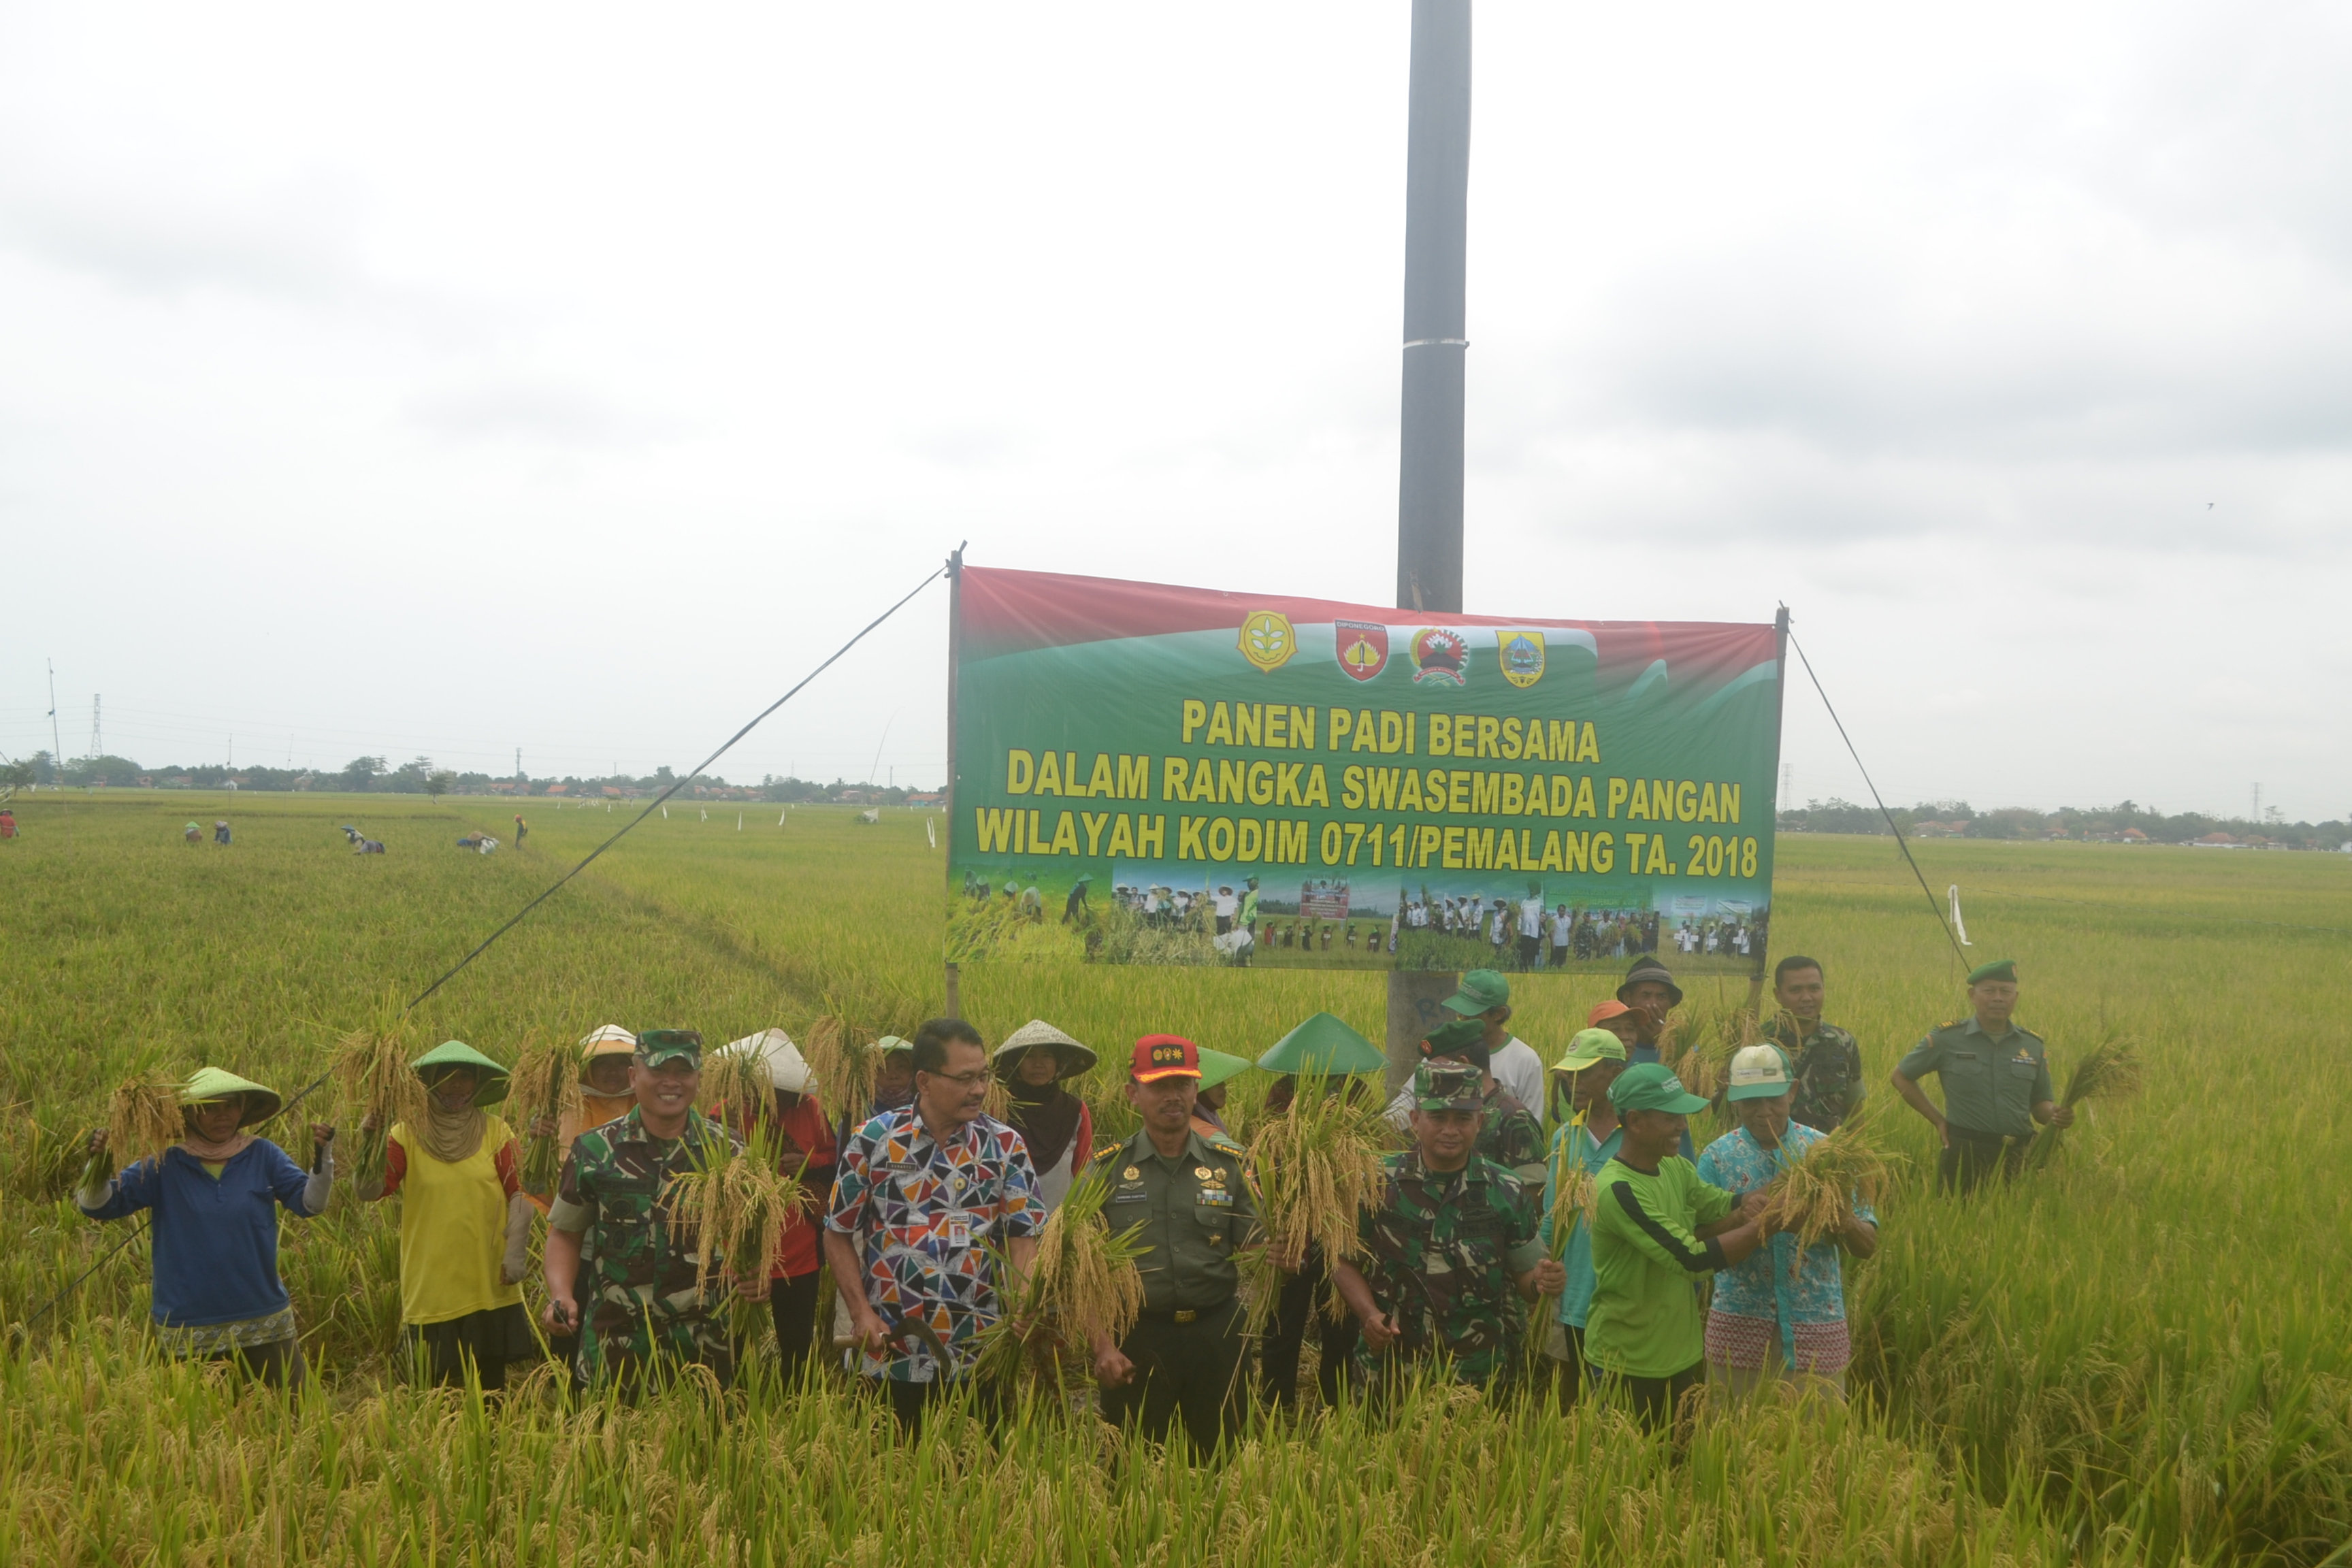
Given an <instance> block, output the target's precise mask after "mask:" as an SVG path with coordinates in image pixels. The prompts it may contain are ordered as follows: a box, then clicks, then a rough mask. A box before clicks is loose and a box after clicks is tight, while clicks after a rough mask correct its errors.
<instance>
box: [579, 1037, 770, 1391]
mask: <svg viewBox="0 0 2352 1568" xmlns="http://www.w3.org/2000/svg"><path fill="white" fill-rule="evenodd" d="M701 1079H702V1037H701V1036H700V1035H698V1034H696V1033H695V1032H694V1031H693V1030H691V1029H652V1030H648V1031H646V1033H644V1034H641V1035H639V1036H638V1037H637V1048H636V1052H635V1056H634V1057H633V1058H631V1061H630V1065H629V1087H630V1089H632V1090H633V1091H634V1092H635V1096H636V1101H637V1102H636V1105H635V1107H634V1108H633V1109H632V1110H630V1111H629V1112H628V1114H626V1115H625V1116H623V1117H621V1118H620V1119H618V1120H617V1121H607V1122H605V1123H604V1125H603V1126H602V1127H595V1128H591V1129H590V1130H589V1131H585V1132H583V1133H581V1134H580V1136H579V1137H577V1138H575V1139H573V1140H572V1150H571V1152H570V1153H569V1154H567V1155H566V1156H565V1158H564V1162H563V1173H562V1177H561V1178H560V1180H559V1181H558V1183H557V1186H556V1196H555V1202H554V1204H553V1205H552V1206H551V1208H550V1209H549V1210H548V1215H547V1251H546V1259H545V1265H544V1274H545V1278H546V1280H547V1291H548V1306H547V1314H546V1322H547V1326H548V1328H549V1329H550V1330H551V1331H559V1332H569V1331H573V1330H574V1329H575V1328H576V1329H577V1330H578V1331H579V1334H580V1352H579V1358H578V1360H577V1362H576V1363H574V1366H573V1374H574V1377H575V1379H576V1381H577V1382H578V1384H579V1385H580V1386H581V1387H583V1388H597V1387H601V1386H603V1385H604V1384H607V1383H618V1384H621V1385H622V1386H624V1387H625V1388H628V1389H631V1390H632V1391H634V1390H635V1389H638V1388H641V1387H643V1386H644V1385H645V1384H647V1383H648V1382H656V1381H660V1380H662V1379H664V1378H666V1377H667V1375H669V1374H670V1373H673V1372H675V1370H676V1369H677V1367H678V1366H680V1365H682V1364H684V1363H689V1362H691V1363H698V1364H700V1365H702V1366H706V1367H709V1369H710V1371H711V1372H712V1373H714V1374H715V1375H716V1376H717V1377H718V1379H719V1384H721V1385H722V1386H724V1385H726V1384H730V1383H731V1382H732V1381H733V1380H734V1375H735V1356H734V1350H733V1347H732V1346H731V1344H730V1342H729V1340H728V1333H727V1324H726V1320H725V1317H724V1315H723V1313H721V1311H720V1310H719V1309H720V1308H721V1307H722V1306H723V1305H724V1303H725V1300H726V1288H725V1286H724V1285H723V1284H721V1283H719V1280H723V1279H733V1278H734V1276H733V1274H732V1271H731V1270H730V1271H726V1272H722V1273H720V1274H719V1275H718V1276H717V1278H716V1279H713V1280H712V1282H711V1283H710V1284H709V1286H708V1287H706V1286H705V1285H704V1284H703V1283H702V1276H701V1270H700V1268H699V1267H698V1263H697V1260H696V1255H695V1254H694V1253H692V1252H691V1251H689V1250H688V1247H689V1246H690V1243H681V1242H680V1241H678V1240H677V1239H675V1238H673V1237H672V1236H671V1235H670V1226H669V1221H670V1205H669V1202H668V1197H667V1189H668V1185H669V1182H670V1178H672V1177H673V1176H677V1175H679V1174H681V1173H685V1172H688V1171H694V1170H698V1169H700V1168H701V1164H702V1159H703V1150H704V1148H705V1147H706V1145H708V1144H713V1143H722V1142H723V1143H724V1144H725V1145H726V1146H727V1147H728V1148H729V1149H730V1150H734V1151H740V1149H741V1147H742V1144H741V1142H740V1140H738V1139H737V1138H736V1137H735V1136H734V1135H733V1134H732V1133H730V1132H729V1131H727V1129H726V1128H725V1127H724V1126H723V1125H721V1124H720V1123H719V1122H717V1121H711V1120H710V1119H709V1118H708V1117H706V1116H704V1115H703V1114H702V1113H701V1112H699V1111H698V1110H695V1109H694V1095H695V1091H696V1090H697V1089H698V1088H699V1087H700V1085H701ZM713 1262H714V1264H715V1263H717V1262H718V1260H717V1259H713ZM756 1262H757V1267H755V1268H753V1269H752V1270H751V1274H750V1275H749V1276H747V1277H744V1278H741V1279H736V1280H735V1289H736V1291H737V1293H739V1294H740V1295H742V1296H743V1297H745V1298H746V1299H747V1300H761V1299H764V1298H765V1296H766V1295H767V1285H768V1280H767V1274H768V1270H767V1267H766V1259H764V1258H762V1259H758V1260H756ZM575 1282H576V1283H575ZM575 1289H583V1293H585V1294H587V1296H588V1300H587V1301H586V1302H585V1303H583V1302H581V1301H578V1300H574V1298H573V1291H574V1290H575ZM583 1307H584V1310H585V1317H586V1321H585V1323H584V1324H583V1322H582V1317H583Z"/></svg>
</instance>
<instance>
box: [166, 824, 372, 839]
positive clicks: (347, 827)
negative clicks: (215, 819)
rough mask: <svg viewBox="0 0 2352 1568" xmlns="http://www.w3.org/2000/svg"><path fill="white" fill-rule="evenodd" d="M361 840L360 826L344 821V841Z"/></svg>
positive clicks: (191, 826) (193, 825)
mask: <svg viewBox="0 0 2352 1568" xmlns="http://www.w3.org/2000/svg"><path fill="white" fill-rule="evenodd" d="M195 826H196V825H195V824H194V823H193V822H191V823H190V824H188V827H189V829H190V830H191V831H194V828H195ZM359 841H360V830H359V829H358V828H356V827H353V826H352V825H351V824H350V823H348V822H346V823H344V824H343V842H344V843H346V844H357V843H358V842H359Z"/></svg>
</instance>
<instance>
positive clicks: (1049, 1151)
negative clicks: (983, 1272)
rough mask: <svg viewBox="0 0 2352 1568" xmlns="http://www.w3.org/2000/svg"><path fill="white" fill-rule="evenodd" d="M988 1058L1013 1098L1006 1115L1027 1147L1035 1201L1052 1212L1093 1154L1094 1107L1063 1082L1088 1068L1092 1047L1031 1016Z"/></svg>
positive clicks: (1058, 1205)
mask: <svg viewBox="0 0 2352 1568" xmlns="http://www.w3.org/2000/svg"><path fill="white" fill-rule="evenodd" d="M993 1060H994V1063H995V1068H996V1076H997V1077H998V1078H1000V1079H1003V1080H1004V1085H1005V1089H1006V1091H1007V1093H1008V1094H1009V1095H1010V1097H1011V1099H1012V1102H1013V1103H1012V1105H1011V1107H1010V1109H1009V1113H1008V1115H1007V1117H1006V1120H1007V1121H1010V1122H1011V1123H1012V1124H1013V1131H1017V1132H1019V1133H1020V1134H1021V1141H1022V1142H1023V1143H1024V1144H1025V1145H1027V1147H1028V1150H1029V1168H1030V1169H1031V1170H1032V1171H1033V1172H1034V1173H1036V1177H1037V1201H1038V1202H1039V1203H1040V1204H1042V1205H1045V1212H1046V1213H1047V1214H1052V1213H1053V1212H1054V1211H1055V1209H1057V1208H1059V1207H1061V1206H1062V1199H1063V1198H1064V1197H1066V1196H1067V1195H1068V1194H1069V1191H1070V1183H1071V1182H1072V1181H1073V1180H1075V1179H1076V1176H1077V1173H1079V1172H1080V1171H1083V1170H1085V1169H1086V1166H1087V1161H1088V1160H1091V1159H1092V1158H1094V1150H1095V1123H1094V1112H1093V1111H1092V1110H1089V1109H1087V1102H1086V1101H1085V1100H1081V1099H1079V1098H1078V1097H1077V1096H1076V1095H1075V1094H1072V1093H1071V1092H1070V1091H1069V1090H1068V1089H1065V1088H1064V1087H1063V1085H1064V1084H1065V1083H1066V1082H1067V1081H1068V1080H1069V1079H1075V1078H1079V1077H1082V1076H1084V1075H1085V1074H1087V1072H1090V1071H1092V1070H1093V1068H1094V1065H1095V1053H1094V1052H1093V1051H1092V1050H1090V1049H1088V1048H1087V1047H1085V1046H1083V1045H1080V1044H1079V1043H1078V1042H1077V1041H1076V1040H1074V1039H1072V1038H1071V1037H1069V1036H1067V1035H1066V1034H1064V1033H1062V1031H1061V1030H1059V1029H1057V1028H1055V1027H1054V1026H1053V1025H1051V1024H1048V1023H1047V1022H1045V1019H1043V1018H1032V1019H1030V1020H1029V1021H1028V1022H1027V1023H1025V1024H1024V1025H1022V1026H1020V1027H1019V1028H1017V1029H1015V1030H1013V1033H1011V1034H1010V1035H1007V1036H1005V1037H1004V1043H1003V1045H1001V1046H999V1047H996V1054H995V1057H994V1058H993Z"/></svg>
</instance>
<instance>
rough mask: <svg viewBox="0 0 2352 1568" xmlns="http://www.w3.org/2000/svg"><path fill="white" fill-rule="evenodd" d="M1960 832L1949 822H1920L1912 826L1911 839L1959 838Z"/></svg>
mask: <svg viewBox="0 0 2352 1568" xmlns="http://www.w3.org/2000/svg"><path fill="white" fill-rule="evenodd" d="M1959 831H1960V830H1959V829H1958V828H1957V827H1955V826H1952V825H1951V824H1950V823H1948V822H1920V823H1915V824H1913V825H1912V828H1911V837H1914V838H1951V837H1957V836H1958V833H1959Z"/></svg>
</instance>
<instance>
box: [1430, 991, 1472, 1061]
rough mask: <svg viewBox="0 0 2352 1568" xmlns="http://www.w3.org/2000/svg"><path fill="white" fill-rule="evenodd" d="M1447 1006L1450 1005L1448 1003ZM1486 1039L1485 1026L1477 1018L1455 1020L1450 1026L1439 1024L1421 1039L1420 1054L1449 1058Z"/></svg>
mask: <svg viewBox="0 0 2352 1568" xmlns="http://www.w3.org/2000/svg"><path fill="white" fill-rule="evenodd" d="M1448 1005H1451V1004H1450V1003H1449V1004H1448ZM1485 1039H1486V1024H1485V1022H1484V1021H1482V1020H1480V1019H1477V1018H1456V1019H1454V1022H1452V1023H1450V1024H1440V1025H1439V1026H1437V1027H1435V1028H1434V1029H1432V1030H1430V1031H1429V1033H1428V1034H1426V1035H1424V1036H1423V1037H1422V1047H1421V1054H1422V1055H1423V1056H1425V1057H1450V1056H1453V1055H1454V1054H1456V1053H1457V1052H1461V1051H1465V1050H1468V1049H1469V1048H1470V1047H1472V1046H1475V1045H1478V1044H1480V1043H1481V1042H1482V1041H1484V1040H1485Z"/></svg>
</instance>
